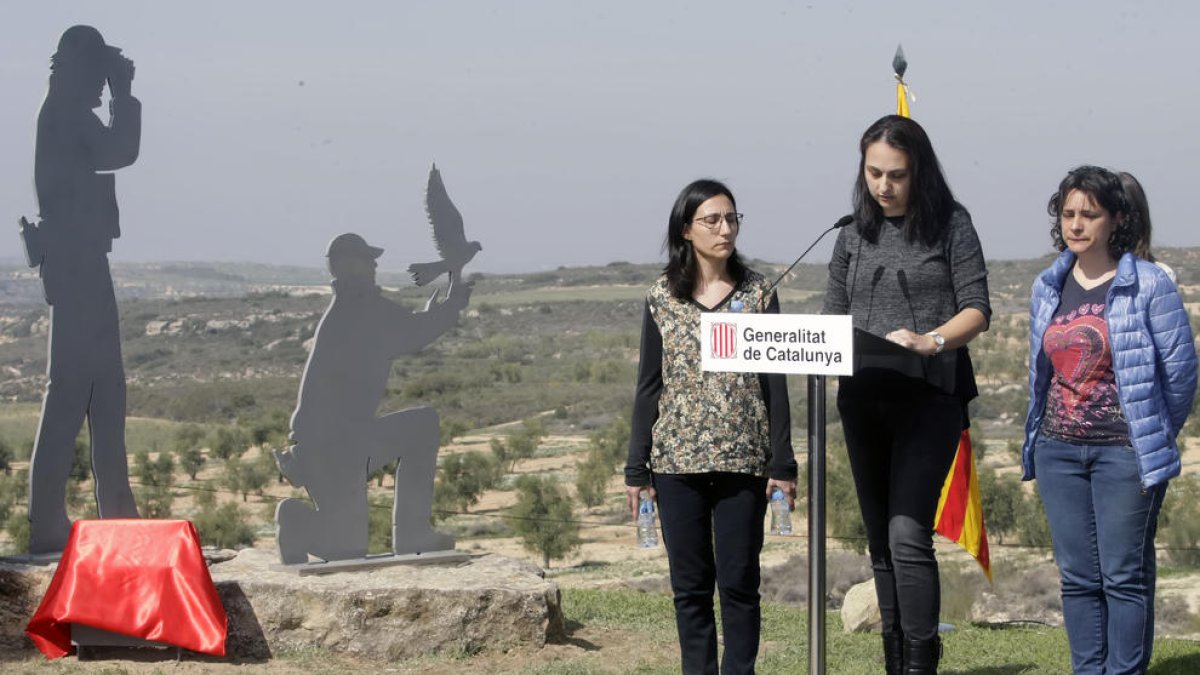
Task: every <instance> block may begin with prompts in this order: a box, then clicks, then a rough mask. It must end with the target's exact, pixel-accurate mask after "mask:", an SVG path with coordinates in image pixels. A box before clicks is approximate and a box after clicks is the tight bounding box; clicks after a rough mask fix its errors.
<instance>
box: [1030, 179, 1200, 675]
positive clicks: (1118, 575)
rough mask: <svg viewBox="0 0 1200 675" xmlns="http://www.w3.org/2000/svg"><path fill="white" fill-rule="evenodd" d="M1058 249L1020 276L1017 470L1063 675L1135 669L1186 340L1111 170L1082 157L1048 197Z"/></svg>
mask: <svg viewBox="0 0 1200 675" xmlns="http://www.w3.org/2000/svg"><path fill="white" fill-rule="evenodd" d="M1048 211H1049V213H1050V216H1051V217H1052V219H1053V223H1054V225H1053V228H1052V229H1051V236H1052V237H1053V239H1054V244H1055V246H1056V248H1058V250H1060V251H1062V253H1061V255H1059V256H1058V259H1057V260H1055V261H1054V263H1053V264H1052V265H1051V266H1050V267H1049V268H1048V269H1047V270H1046V271H1044V272H1042V274H1041V275H1039V276H1038V278H1037V280H1036V281H1035V282H1034V285H1033V294H1032V300H1031V302H1030V309H1029V327H1030V338H1029V364H1030V367H1029V390H1030V396H1029V416H1028V418H1027V420H1026V422H1025V444H1024V447H1023V449H1022V463H1023V465H1024V478H1025V480H1030V479H1032V478H1034V477H1036V478H1037V481H1038V492H1039V493H1040V494H1041V497H1042V501H1043V503H1044V504H1045V507H1046V516H1047V519H1048V520H1049V522H1050V532H1051V535H1052V536H1053V539H1054V556H1055V559H1056V560H1057V562H1058V567H1059V572H1060V574H1061V578H1062V601H1063V621H1064V623H1065V624H1066V629H1067V638H1068V641H1069V643H1070V646H1071V663H1072V667H1073V668H1074V671H1075V672H1076V673H1108V674H1113V673H1143V672H1145V670H1146V667H1147V664H1149V662H1150V652H1151V649H1152V646H1153V638H1154V583H1155V561H1154V533H1155V530H1156V527H1157V518H1158V511H1159V509H1160V507H1161V506H1162V501H1163V494H1164V492H1165V490H1166V484H1167V481H1168V480H1169V479H1171V478H1172V477H1174V476H1177V475H1179V469H1180V463H1179V446H1178V445H1176V442H1175V438H1176V436H1177V435H1178V434H1179V431H1180V429H1181V428H1182V427H1183V423H1184V420H1185V419H1186V418H1187V415H1188V413H1189V412H1190V411H1191V407H1192V398H1193V396H1194V395H1195V392H1196V350H1195V346H1194V344H1193V342H1192V331H1191V326H1190V324H1189V322H1188V315H1187V311H1186V310H1185V309H1184V307H1183V302H1182V301H1181V300H1180V297H1179V294H1178V292H1177V291H1176V289H1175V285H1174V284H1173V283H1172V282H1171V280H1170V279H1168V278H1167V276H1166V274H1164V273H1163V271H1162V270H1161V269H1159V268H1158V267H1156V266H1155V265H1154V264H1153V263H1150V262H1147V261H1145V260H1142V259H1140V258H1137V257H1136V256H1135V255H1134V254H1133V252H1132V251H1133V250H1134V247H1135V246H1136V243H1137V233H1138V231H1139V230H1138V228H1137V226H1136V225H1137V224H1136V222H1135V221H1136V218H1137V211H1136V210H1135V209H1131V207H1130V204H1129V202H1128V200H1127V196H1126V194H1125V192H1124V191H1123V190H1122V186H1121V181H1120V178H1118V177H1117V176H1116V175H1115V174H1113V173H1112V172H1110V171H1107V170H1105V169H1101V168H1098V167H1094V166H1082V167H1079V168H1076V169H1074V170H1072V171H1071V172H1070V173H1068V174H1067V177H1066V178H1064V179H1063V181H1062V183H1061V184H1060V185H1059V187H1058V191H1057V192H1056V193H1055V194H1054V195H1053V196H1052V197H1051V198H1050V203H1049V206H1048Z"/></svg>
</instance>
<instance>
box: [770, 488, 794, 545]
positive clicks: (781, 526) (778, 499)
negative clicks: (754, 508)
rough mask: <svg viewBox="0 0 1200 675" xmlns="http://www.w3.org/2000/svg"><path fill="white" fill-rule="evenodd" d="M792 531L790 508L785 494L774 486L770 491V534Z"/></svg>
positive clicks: (789, 532)
mask: <svg viewBox="0 0 1200 675" xmlns="http://www.w3.org/2000/svg"><path fill="white" fill-rule="evenodd" d="M791 533H792V510H791V509H789V508H788V503H787V495H785V494H783V490H780V489H779V488H775V491H774V492H772V493H771V534H791Z"/></svg>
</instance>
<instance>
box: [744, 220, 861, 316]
mask: <svg viewBox="0 0 1200 675" xmlns="http://www.w3.org/2000/svg"><path fill="white" fill-rule="evenodd" d="M853 222H854V216H852V215H850V214H846V215H844V216H842V217H841V218H838V221H837V222H836V223H834V224H833V225H831V226H830V227H829V229H828V230H825V231H824V232H822V233H821V235H820V236H818V237H817V238H816V239H815V240H813V243H812V244H809V246H808V248H806V249H804V253H801V254H800V257H799V258H796V261H795V262H793V263H792V264H791V265H788V268H787V269H786V270H784V271H783V274H780V275H779V278H778V279H776V280H775V283H773V284H771V285H770V286H769V287H767V292H766V293H763V302H765V301H766V299H767V298H769V297H771V292H772V291H774V290H775V287H776V286H778V285H779V282H781V281H783V278H784V277H786V276H787V275H788V273H789V272H791V271H792V268H794V267H795V266H796V265H799V264H800V261H801V260H803V259H804V256H806V255H808V252H809V251H811V250H813V247H814V246H816V245H817V244H818V243H820V241H821V240H822V239H824V238H825V235H827V234H829V233H830V232H833V231H834V230H837V229H840V228H843V227H845V226H847V225H849V224H850V223H853ZM759 311H760V312H761V311H762V307H759Z"/></svg>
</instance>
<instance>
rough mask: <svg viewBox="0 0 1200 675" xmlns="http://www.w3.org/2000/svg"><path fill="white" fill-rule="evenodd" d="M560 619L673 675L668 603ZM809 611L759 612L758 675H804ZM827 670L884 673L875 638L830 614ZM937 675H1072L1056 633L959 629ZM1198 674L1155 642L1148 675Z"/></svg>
mask: <svg viewBox="0 0 1200 675" xmlns="http://www.w3.org/2000/svg"><path fill="white" fill-rule="evenodd" d="M562 596H563V612H564V614H565V615H566V617H567V621H568V627H572V626H574V627H576V628H578V627H579V626H587V627H589V628H593V629H601V630H620V631H629V632H631V633H636V634H637V641H635V644H637V643H638V642H640V643H641V644H642V645H643V646H640V647H637V649H639V651H641V652H642V653H644V654H645V655H646V656H645V657H644V658H641V659H639V662H638V665H637V668H636V670H634V671H633V672H639V673H673V672H677V669H678V665H677V659H678V652H677V650H676V643H675V628H674V625H675V624H674V615H673V609H672V604H671V600H670V598H669V597H668V596H666V595H660V594H650V593H641V592H637V591H625V590H590V589H564V590H563V593H562ZM807 614H808V612H807V609H806V608H803V607H796V606H792V605H782V604H775V603H768V604H765V605H764V606H763V633H762V646H761V650H760V656H759V662H758V669H759V671H760V672H763V673H781V674H787V673H806V672H808V647H807V641H808V628H807V626H808V622H807ZM826 633H827V640H826V652H825V653H826V665H827V669H828V672H829V673H845V674H859V673H861V674H863V675H866V674H874V673H879V672H881V671H882V667H883V664H882V658H881V652H882V650H881V648H880V645H879V636H878V635H875V634H850V635H847V634H845V633H843V632H842V629H841V622H840V620H839V618H838V616H837V614H836V613H830V614H829V615H828V619H827V629H826ZM944 639H945V650H946V651H945V654H946V656H945V659H944V660H943V662H942V668H941V669H940V672H942V673H970V674H971V675H985V674H995V675H1016V674H1017V673H1022V674H1025V673H1047V674H1049V673H1066V672H1070V662H1069V658H1070V656H1069V654H1070V652H1069V649H1068V647H1067V639H1066V634H1065V633H1064V632H1063V630H1062V629H1061V628H1042V627H1015V626H1014V627H1000V628H995V627H992V628H989V627H981V626H960V627H959V628H958V629H957V630H955V631H953V632H951V633H948V634H946V635H945V636H944ZM529 672H536V673H540V674H543V675H567V674H575V673H580V674H582V673H610V672H616V671H613V670H611V669H609V668H608V667H607V666H606V665H605V663H604V658H603V657H602V656H597V655H593V654H587V655H585V656H583V657H580V658H579V659H572V660H569V661H564V662H561V663H556V664H552V665H546V666H543V667H541V668H540V669H538V670H533V671H529ZM1196 672H1200V643H1196V642H1190V641H1185V640H1166V639H1163V640H1157V641H1155V652H1154V660H1153V662H1152V663H1151V668H1150V673H1151V675H1184V674H1185V673H1196Z"/></svg>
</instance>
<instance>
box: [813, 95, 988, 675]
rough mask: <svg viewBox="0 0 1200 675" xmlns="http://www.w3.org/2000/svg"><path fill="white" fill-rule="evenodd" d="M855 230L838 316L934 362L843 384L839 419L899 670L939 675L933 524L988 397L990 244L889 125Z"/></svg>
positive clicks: (931, 161)
mask: <svg viewBox="0 0 1200 675" xmlns="http://www.w3.org/2000/svg"><path fill="white" fill-rule="evenodd" d="M859 152H860V160H859V166H858V175H857V177H856V179H855V186H854V212H853V215H854V222H853V223H852V224H851V225H849V226H847V227H844V228H842V229H841V231H840V232H839V234H838V239H837V244H836V245H835V247H834V251H833V257H832V259H831V260H830V262H829V285H828V292H827V294H826V296H825V306H824V313H826V314H852V315H853V317H854V327H855V328H857V329H861V330H863V331H866V332H868V333H871V334H873V335H876V336H878V337H881V338H885V339H887V340H889V341H891V342H894V343H897V344H899V345H901V346H903V347H906V348H908V349H909V350H912V351H914V352H916V353H918V354H920V355H922V356H925V357H931V358H929V359H927V360H926V361H925V362H924V363H925V368H926V369H927V372H935V371H941V372H943V373H945V372H949V373H952V376H950V377H943V378H940V379H938V378H928V377H921V378H918V377H910V376H909V375H906V374H903V373H901V372H900V371H899V370H889V369H884V368H871V369H866V370H861V371H859V372H858V373H857V374H855V375H854V376H853V377H843V378H841V380H840V383H839V387H838V399H837V405H838V412H839V413H840V414H841V418H842V428H843V430H844V431H845V436H846V448H847V450H848V452H849V457H850V466H851V469H852V471H853V474H854V485H855V488H856V490H857V492H858V502H859V506H860V508H861V510H862V516H863V523H864V524H865V525H866V529H867V545H868V548H869V550H870V555H871V568H872V571H873V573H874V577H875V592H876V595H877V596H878V598H879V611H880V614H881V615H882V619H883V624H882V631H883V651H884V663H885V666H886V672H888V673H936V672H937V664H938V660H939V658H940V656H941V642H940V640H939V638H938V632H937V629H938V612H939V610H940V605H941V591H940V586H939V582H938V566H937V559H936V557H935V556H934V550H933V525H934V517H935V515H936V512H937V505H938V498H939V496H940V495H941V489H942V483H943V480H944V479H945V477H946V474H947V472H948V471H949V469H950V465H951V463H952V462H953V461H954V454H955V451H956V450H957V448H958V443H959V438H960V436H961V434H962V431H963V429H964V428H966V425H967V401H969V400H970V399H972V398H974V397H975V395H976V393H977V392H976V389H975V381H974V375H973V373H972V370H971V364H970V357H969V356H968V355H967V350H966V345H967V343H968V342H970V341H971V340H972V339H973V338H974V337H975V336H976V335H978V334H979V333H981V332H983V331H984V330H986V329H987V326H988V321H989V318H990V316H991V306H990V304H989V302H988V287H987V269H986V268H985V267H984V261H983V251H982V249H981V248H980V245H979V237H978V235H977V234H976V232H975V227H974V226H973V225H972V224H971V217H970V215H968V214H967V211H966V209H964V208H963V207H962V206H961V205H960V204H959V203H958V202H956V201H955V200H954V195H953V194H952V193H951V192H950V187H949V186H948V185H947V184H946V179H945V178H944V177H943V175H942V170H941V167H940V166H939V164H938V160H937V156H936V155H935V154H934V152H933V145H932V144H931V143H930V142H929V137H928V136H927V135H926V134H925V130H924V129H922V128H921V126H920V125H918V124H917V123H916V122H914V121H912V120H910V119H908V118H905V117H900V116H897V115H889V116H887V117H884V118H882V119H880V120H878V121H876V122H875V123H874V124H872V125H871V126H870V127H869V128H868V129H867V130H866V132H865V133H864V134H863V136H862V139H861V141H860V143H859Z"/></svg>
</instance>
